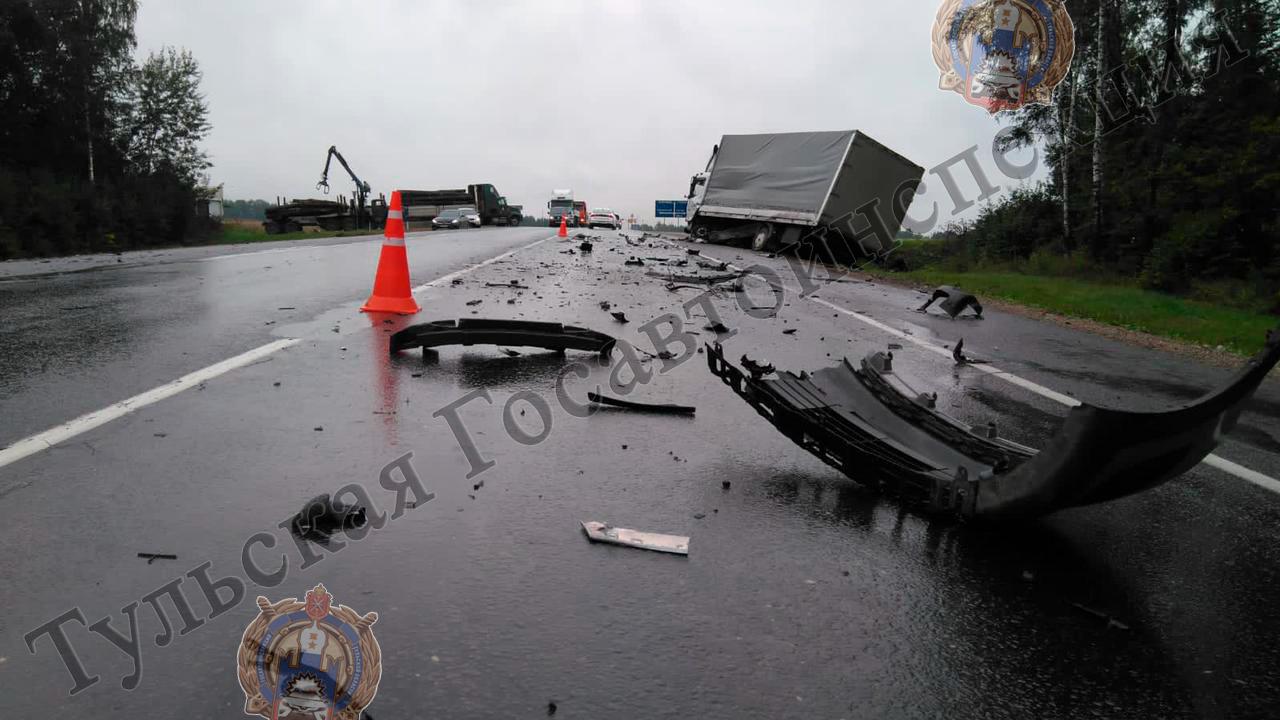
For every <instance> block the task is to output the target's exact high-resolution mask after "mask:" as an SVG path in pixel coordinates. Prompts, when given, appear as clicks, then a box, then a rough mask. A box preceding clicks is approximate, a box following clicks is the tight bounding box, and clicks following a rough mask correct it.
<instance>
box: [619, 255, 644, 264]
mask: <svg viewBox="0 0 1280 720" xmlns="http://www.w3.org/2000/svg"><path fill="white" fill-rule="evenodd" d="M622 264H623V265H631V266H638V265H644V260H641V259H640V258H638V257H636V256H635V255H632V256H631V257H629V258H627V259H626V262H624V263H622Z"/></svg>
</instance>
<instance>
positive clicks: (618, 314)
mask: <svg viewBox="0 0 1280 720" xmlns="http://www.w3.org/2000/svg"><path fill="white" fill-rule="evenodd" d="M610 314H611V315H613V319H614V320H617V321H618V322H620V323H624V322H630V321H629V320H627V314H626V313H624V312H622V311H620V310H619V311H615V312H613V313H610Z"/></svg>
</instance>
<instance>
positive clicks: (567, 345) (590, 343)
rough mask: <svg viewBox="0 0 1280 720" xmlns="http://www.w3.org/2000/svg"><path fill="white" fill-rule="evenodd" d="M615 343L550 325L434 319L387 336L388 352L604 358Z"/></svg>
mask: <svg viewBox="0 0 1280 720" xmlns="http://www.w3.org/2000/svg"><path fill="white" fill-rule="evenodd" d="M616 343H617V340H616V339H615V338H613V337H612V336H610V335H605V334H604V333H602V332H596V331H595V330H588V329H586V328H580V327H574V326H572V325H561V324H560V323H550V322H530V321H526V320H486V319H482V318H471V319H462V320H436V321H433V322H428V323H422V324H421V325H411V326H409V327H407V328H405V329H403V330H401V331H400V332H398V333H396V334H395V335H392V336H391V353H392V354H395V353H397V352H399V351H401V350H407V349H410V348H416V347H420V348H423V349H424V350H426V349H427V348H434V347H440V346H443V345H503V346H516V347H540V348H546V349H547V350H556V351H559V352H564V351H565V350H583V351H586V352H593V353H599V354H600V355H604V356H607V355H609V353H611V352H613V347H614V345H615V344H616Z"/></svg>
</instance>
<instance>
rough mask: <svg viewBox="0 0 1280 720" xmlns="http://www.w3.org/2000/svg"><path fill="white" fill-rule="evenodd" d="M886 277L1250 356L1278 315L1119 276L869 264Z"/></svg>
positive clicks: (1264, 337) (872, 270)
mask: <svg viewBox="0 0 1280 720" xmlns="http://www.w3.org/2000/svg"><path fill="white" fill-rule="evenodd" d="M868 270H870V274H872V275H877V276H880V277H884V278H906V279H910V280H914V281H916V282H919V283H922V284H924V285H930V286H936V285H955V286H957V287H961V288H964V289H965V290H967V291H968V292H971V293H973V294H975V295H977V296H978V297H979V299H981V298H983V297H990V298H996V299H999V300H1004V301H1006V302H1010V303H1014V304H1017V305H1024V306H1028V307H1033V308H1039V309H1041V310H1047V311H1049V312H1052V313H1057V314H1059V315H1067V316H1071V317H1077V318H1084V319H1087V320H1094V321H1096V322H1101V323H1106V324H1108V325H1115V326H1118V327H1122V328H1127V329H1130V330H1137V331H1141V332H1146V333H1150V334H1152V335H1159V336H1162V337H1166V338H1173V339H1175V340H1182V341H1184V342H1190V343H1195V344H1198V345H1204V346H1207V347H1210V348H1215V347H1217V346H1219V345H1221V346H1222V347H1223V348H1224V349H1226V350H1229V351H1231V352H1234V353H1236V354H1240V355H1252V354H1253V353H1255V352H1257V351H1258V350H1260V349H1261V348H1262V346H1263V344H1264V343H1265V340H1266V335H1267V330H1269V329H1271V328H1274V327H1276V326H1277V325H1280V318H1276V317H1275V316H1272V315H1268V314H1266V313H1262V312H1256V311H1250V310H1245V309H1239V308H1232V307H1224V306H1221V305H1214V304H1210V303H1206V302H1200V301H1197V300H1188V299H1184V298H1180V297H1174V296H1172V295H1166V294H1164V293H1160V292H1155V291H1152V290H1144V289H1142V288H1139V287H1136V286H1134V285H1130V284H1125V283H1123V282H1119V281H1103V282H1097V281H1093V280H1087V279H1083V278H1079V277H1051V276H1045V275H1035V274H1024V273H1017V272H1008V271H985V270H977V271H971V272H960V271H956V270H947V269H941V268H934V267H925V268H921V269H919V270H912V271H907V272H889V271H886V270H883V269H878V268H868Z"/></svg>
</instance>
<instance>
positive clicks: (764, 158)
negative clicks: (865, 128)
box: [703, 130, 855, 222]
mask: <svg viewBox="0 0 1280 720" xmlns="http://www.w3.org/2000/svg"><path fill="white" fill-rule="evenodd" d="M854 132H855V131H854V130H833V131H826V132H798V133H782V134H776V133H769V134H763V135H725V136H724V138H723V140H722V141H721V144H720V152H719V154H718V155H717V156H716V164H715V169H714V170H713V171H712V175H713V182H711V183H709V184H708V186H707V194H706V196H705V197H704V198H703V204H704V205H707V206H726V207H738V208H753V209H761V210H784V211H792V212H803V213H807V214H810V215H811V216H812V217H811V218H810V222H817V219H818V213H819V212H820V211H821V210H822V204H823V202H824V201H825V200H826V199H827V193H828V192H830V190H831V183H832V181H833V180H834V179H835V174H836V173H837V172H838V171H839V170H840V165H841V160H843V159H844V155H845V152H846V151H847V150H848V149H849V143H850V142H851V141H852V140H853V135H854Z"/></svg>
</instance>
